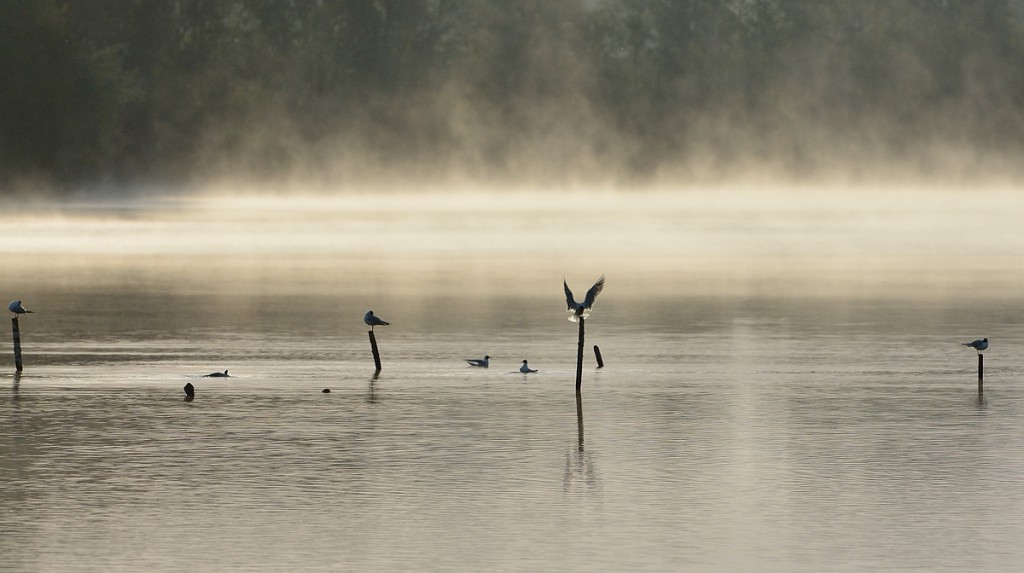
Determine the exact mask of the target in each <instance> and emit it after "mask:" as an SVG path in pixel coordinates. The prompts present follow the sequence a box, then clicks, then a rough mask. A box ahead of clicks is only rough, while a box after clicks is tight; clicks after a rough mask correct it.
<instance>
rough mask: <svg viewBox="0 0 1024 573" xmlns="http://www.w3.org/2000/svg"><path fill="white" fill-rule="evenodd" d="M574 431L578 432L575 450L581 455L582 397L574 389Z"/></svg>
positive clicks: (577, 390) (578, 391)
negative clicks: (577, 442)
mask: <svg viewBox="0 0 1024 573" xmlns="http://www.w3.org/2000/svg"><path fill="white" fill-rule="evenodd" d="M576 430H577V431H578V432H579V445H578V446H577V450H578V451H579V453H581V454H582V453H583V395H582V394H581V393H580V390H579V388H577V389H576Z"/></svg>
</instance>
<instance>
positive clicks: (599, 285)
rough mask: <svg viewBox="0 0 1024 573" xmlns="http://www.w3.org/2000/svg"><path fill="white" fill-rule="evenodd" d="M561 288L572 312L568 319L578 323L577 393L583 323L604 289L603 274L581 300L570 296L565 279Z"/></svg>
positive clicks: (581, 369) (580, 365) (570, 292)
mask: <svg viewBox="0 0 1024 573" xmlns="http://www.w3.org/2000/svg"><path fill="white" fill-rule="evenodd" d="M562 288H563V289H564V290H565V306H566V309H567V310H568V311H569V312H571V313H572V316H570V317H569V320H574V321H576V322H579V323H580V339H579V345H578V347H577V349H576V392H577V393H579V391H580V386H581V385H582V384H583V324H584V321H585V320H586V318H587V316H588V315H589V312H588V311H589V310H590V309H591V308H593V307H594V301H595V300H597V295H599V294H601V291H602V290H604V275H601V278H599V279H597V282H596V283H594V286H592V287H590V290H588V291H587V296H586V297H585V298H584V299H583V302H576V299H574V298H573V296H572V291H571V290H569V283H567V282H566V281H565V279H562Z"/></svg>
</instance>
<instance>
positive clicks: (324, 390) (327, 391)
mask: <svg viewBox="0 0 1024 573" xmlns="http://www.w3.org/2000/svg"><path fill="white" fill-rule="evenodd" d="M320 392H322V393H324V394H330V393H331V389H330V388H324V389H323V390H321V391H320Z"/></svg>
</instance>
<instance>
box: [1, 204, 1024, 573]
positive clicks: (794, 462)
mask: <svg viewBox="0 0 1024 573" xmlns="http://www.w3.org/2000/svg"><path fill="white" fill-rule="evenodd" d="M1022 215H1024V199H1018V198H1017V195H1016V194H1014V193H1011V192H994V191H993V192H984V193H978V192H973V193H972V192H965V191H958V192H952V191H950V192H929V193H925V192H921V191H898V192H891V191H889V192H871V193H866V192H865V193H843V194H827V193H812V192H809V191H772V192H768V191H765V192H753V191H747V192H742V191H730V192H724V191H723V192H715V193H680V194H676V195H671V194H641V195H633V196H628V195H596V196H592V197H583V196H544V195H539V194H526V195H512V196H504V197H497V196H490V195H452V196H428V197H425V198H423V197H413V196H386V197H370V196H356V197H349V198H343V199H333V200H321V199H294V198H292V199H286V200H284V199H246V200H240V199H210V198H206V199H189V200H185V199H181V200H175V201H171V200H165V201H150V202H142V201H137V200H136V201H132V202H130V203H120V204H106V205H95V204H92V205H85V204H63V205H56V206H54V205H32V206H27V207H26V208H25V209H24V210H23V211H22V212H21V213H19V214H17V215H14V214H12V213H4V214H2V215H0V254H2V255H3V257H4V259H5V261H6V264H5V273H4V278H3V280H2V282H0V296H3V297H6V298H4V299H3V301H4V303H5V304H6V302H8V301H9V300H14V299H15V298H20V299H23V300H24V303H25V306H27V307H29V308H33V309H35V310H36V314H33V315H29V316H25V317H22V318H21V319H20V321H19V322H20V327H21V333H22V344H23V349H24V362H25V370H24V373H23V375H22V376H20V377H15V376H13V371H14V367H13V357H12V353H11V350H10V348H11V346H10V342H9V340H10V339H9V338H7V335H4V336H3V338H0V340H7V341H8V342H5V343H3V344H2V345H0V348H4V349H5V350H2V352H0V369H2V372H3V377H2V378H0V381H2V382H3V384H4V389H3V391H2V393H0V494H2V495H0V553H2V555H3V556H4V558H3V560H2V561H0V570H10V571H483V570H488V571H565V570H580V571H709V572H718V571H721V572H730V571H808V572H810V571H815V572H818V571H840V572H842V571H866V570H870V571H901V570H916V571H1016V570H1018V569H1019V567H1020V563H1022V562H1024V543H1021V541H1022V540H1024V385H1022V384H1021V381H1022V380H1024V366H1022V361H1021V360H1020V358H1021V356H1024V329H1022V328H1021V327H1022V323H1024V304H1022V303H1024V299H1022V297H1021V295H1020V293H1019V287H1020V285H1021V284H1024V283H1022V282H1020V281H1021V280H1022V279H1024V265H1022V264H1021V261H1024V258H1022V256H1024V233H1022V232H1021V231H1020V230H1019V222H1020V221H1021V220H1024V217H1022ZM602 273H603V274H606V275H607V277H608V284H607V287H606V289H605V292H604V293H603V294H602V295H601V297H600V298H599V299H598V303H597V305H596V306H595V311H594V314H593V316H592V317H591V319H589V320H588V321H587V323H586V327H587V340H586V349H587V352H586V355H585V368H584V375H583V392H582V404H580V406H581V410H578V408H577V402H576V396H575V392H574V378H575V355H576V342H577V340H576V337H577V326H576V325H575V324H573V323H570V322H568V321H566V320H565V317H566V313H565V310H564V309H565V307H564V297H563V295H562V292H561V284H560V283H561V280H562V278H563V276H564V277H566V278H567V280H568V281H569V283H570V286H572V287H573V288H574V289H575V290H576V291H577V294H578V295H581V294H582V293H583V292H585V291H586V289H587V287H589V286H590V284H591V283H592V282H593V281H594V280H595V279H596V278H597V277H598V276H600V275H601V274H602ZM370 308H372V309H374V310H375V311H376V312H377V314H378V315H380V316H381V317H383V318H384V319H385V320H390V321H391V322H392V323H393V325H392V326H390V327H382V328H379V329H378V330H377V339H378V343H379V345H380V350H381V355H382V360H383V366H384V368H383V370H382V372H381V373H380V374H379V376H374V372H373V370H374V368H373V361H372V357H371V355H370V349H369V342H368V340H367V334H366V328H365V326H364V325H363V324H362V320H361V317H362V315H363V313H364V312H365V311H366V310H367V309H370ZM5 328H6V327H5ZM5 332H6V330H5ZM982 336H987V337H988V338H990V339H991V341H992V346H991V348H990V350H989V351H988V352H987V353H986V361H985V366H986V371H985V372H986V376H985V392H984V396H983V397H979V395H978V391H977V375H976V373H977V370H976V369H977V358H976V356H975V353H974V351H973V350H971V349H969V348H964V347H963V346H961V345H960V343H961V342H967V341H970V340H973V339H974V338H980V337H982ZM595 344H596V345H599V346H600V347H601V351H602V354H603V356H604V360H605V362H606V366H605V368H603V369H600V370H598V369H597V368H596V367H595V366H596V365H595V363H594V355H593V352H592V346H593V345H595ZM484 354H489V355H491V356H492V357H493V358H492V364H491V367H490V368H489V369H478V368H470V367H468V366H466V364H465V363H464V362H463V361H462V359H464V358H479V357H482V356H483V355H484ZM523 359H529V361H530V365H531V366H532V367H534V368H537V369H538V370H539V372H537V373H535V374H531V375H528V376H524V375H522V374H520V373H519V372H518V371H517V368H518V366H519V363H520V362H521V361H522V360H523ZM225 368H227V369H230V373H231V374H232V377H231V378H226V379H224V378H220V379H217V378H203V377H201V375H202V374H205V373H208V372H212V371H222V370H224V369H225ZM188 382H191V383H192V384H194V385H195V387H196V398H195V400H194V401H192V402H185V401H184V400H183V398H184V393H183V391H182V387H183V386H184V384H186V383H188ZM324 388H329V389H330V390H331V392H330V393H327V394H325V393H322V392H321V390H322V389H324ZM579 414H582V415H581V416H580V415H579Z"/></svg>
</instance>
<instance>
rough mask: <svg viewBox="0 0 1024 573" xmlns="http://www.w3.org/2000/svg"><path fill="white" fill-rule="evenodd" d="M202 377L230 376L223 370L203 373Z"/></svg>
mask: <svg viewBox="0 0 1024 573" xmlns="http://www.w3.org/2000/svg"><path fill="white" fill-rule="evenodd" d="M203 378H231V375H230V374H228V371H227V370H225V371H223V372H211V373H209V374H203Z"/></svg>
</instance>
